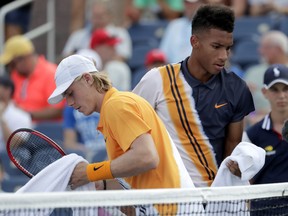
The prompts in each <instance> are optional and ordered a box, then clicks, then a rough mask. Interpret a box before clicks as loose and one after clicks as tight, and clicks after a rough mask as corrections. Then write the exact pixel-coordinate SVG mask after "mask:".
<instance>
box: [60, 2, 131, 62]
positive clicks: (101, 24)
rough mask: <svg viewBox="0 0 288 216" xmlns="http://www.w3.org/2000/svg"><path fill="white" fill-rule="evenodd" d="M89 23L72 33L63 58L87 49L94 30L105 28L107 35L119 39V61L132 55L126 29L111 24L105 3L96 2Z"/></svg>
mask: <svg viewBox="0 0 288 216" xmlns="http://www.w3.org/2000/svg"><path fill="white" fill-rule="evenodd" d="M91 12H92V13H91V18H90V22H89V23H88V24H87V25H86V27H84V28H82V29H80V30H78V31H75V32H74V33H72V34H71V35H70V36H69V38H68V40H67V42H66V44H65V47H64V49H63V51H62V55H63V56H64V57H66V56H69V55H71V54H74V53H76V52H77V51H78V50H80V49H84V48H89V43H90V38H91V35H92V33H93V32H94V31H95V30H96V29H102V28H105V30H106V31H107V32H109V34H111V35H114V36H115V37H118V38H120V40H121V42H120V43H119V44H117V46H116V52H117V55H118V58H119V60H122V61H127V60H128V59H129V58H130V57H131V55H132V42H131V38H130V35H129V33H128V31H127V29H125V28H122V27H118V26H115V25H113V24H112V22H111V19H112V18H111V14H110V11H109V8H108V7H107V5H106V4H105V2H99V1H96V2H95V3H94V4H93V6H92V7H91Z"/></svg>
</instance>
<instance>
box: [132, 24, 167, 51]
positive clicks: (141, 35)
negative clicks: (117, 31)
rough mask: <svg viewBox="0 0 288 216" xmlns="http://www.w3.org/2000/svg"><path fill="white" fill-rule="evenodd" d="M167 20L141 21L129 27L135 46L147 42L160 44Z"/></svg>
mask: <svg viewBox="0 0 288 216" xmlns="http://www.w3.org/2000/svg"><path fill="white" fill-rule="evenodd" d="M167 24H168V22H167V21H153V22H152V21H151V22H139V23H137V24H134V25H132V26H131V27H129V28H128V32H129V34H130V37H131V40H132V44H133V46H135V45H138V44H139V43H140V44H143V43H144V44H147V42H148V43H150V45H152V44H153V43H155V44H153V45H155V46H158V44H159V42H160V40H161V38H162V36H163V34H164V31H165V28H166V26H167Z"/></svg>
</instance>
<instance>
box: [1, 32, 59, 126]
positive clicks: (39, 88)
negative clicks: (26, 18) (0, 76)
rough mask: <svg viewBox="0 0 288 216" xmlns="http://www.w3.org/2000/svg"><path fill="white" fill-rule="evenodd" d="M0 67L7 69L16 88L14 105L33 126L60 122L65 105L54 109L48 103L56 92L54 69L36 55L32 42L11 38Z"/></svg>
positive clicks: (5, 48)
mask: <svg viewBox="0 0 288 216" xmlns="http://www.w3.org/2000/svg"><path fill="white" fill-rule="evenodd" d="M0 63H1V64H3V65H6V66H7V69H8V70H9V73H10V76H11V79H12V80H13V82H14V84H15V94H14V98H13V99H14V101H15V103H16V105H17V106H18V107H20V108H22V109H23V110H25V111H26V112H29V113H30V114H31V117H32V119H33V120H34V122H40V121H48V120H59V119H61V118H62V111H63V107H64V102H63V103H60V104H57V105H50V104H49V103H48V102H47V99H48V97H49V96H50V94H51V93H52V92H53V90H54V89H55V83H54V74H55V71H56V67H57V66H56V65H55V64H53V63H51V62H48V61H47V60H46V59H45V57H44V56H41V55H37V54H36V53H35V48H34V45H33V44H32V42H31V40H29V39H28V38H26V37H24V36H22V35H17V36H13V37H11V38H10V39H9V40H7V41H6V43H5V45H4V52H3V53H2V55H1V56H0Z"/></svg>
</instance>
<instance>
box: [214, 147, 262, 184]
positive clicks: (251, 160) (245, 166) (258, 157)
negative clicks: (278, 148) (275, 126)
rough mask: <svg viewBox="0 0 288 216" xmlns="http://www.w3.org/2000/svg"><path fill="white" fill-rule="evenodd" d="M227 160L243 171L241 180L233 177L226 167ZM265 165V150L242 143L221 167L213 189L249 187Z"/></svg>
mask: <svg viewBox="0 0 288 216" xmlns="http://www.w3.org/2000/svg"><path fill="white" fill-rule="evenodd" d="M227 160H232V161H236V162H237V163H238V166H239V169H240V171H241V178H240V177H238V176H235V175H233V174H232V173H231V172H230V170H229V169H228V167H227V166H226V163H227ZM264 163H265V150H264V149H262V148H260V147H258V146H256V145H254V144H252V143H249V142H240V143H239V144H238V145H237V146H236V148H235V149H234V150H233V152H232V154H231V156H229V157H227V158H226V159H225V160H224V161H223V162H222V163H221V165H220V168H219V170H218V172H217V175H216V177H215V179H214V181H213V183H212V185H211V186H212V187H219V186H240V185H249V184H250V183H249V180H250V179H251V178H253V177H254V176H255V175H256V174H257V173H258V172H259V170H260V169H261V168H262V167H263V166H264Z"/></svg>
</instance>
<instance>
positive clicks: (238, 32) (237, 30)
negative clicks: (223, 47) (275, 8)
mask: <svg viewBox="0 0 288 216" xmlns="http://www.w3.org/2000/svg"><path fill="white" fill-rule="evenodd" d="M275 24H276V21H275V20H274V19H273V18H271V16H260V17H250V16H244V17H240V18H238V19H236V21H235V27H234V32H233V36H234V41H235V44H236V43H238V41H242V40H247V39H250V40H251V39H255V38H256V39H257V37H260V36H261V35H262V34H263V33H266V32H268V31H269V30H271V29H274V27H275Z"/></svg>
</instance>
